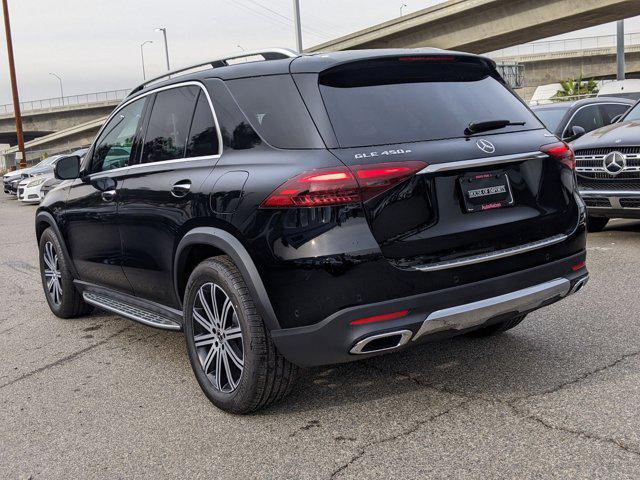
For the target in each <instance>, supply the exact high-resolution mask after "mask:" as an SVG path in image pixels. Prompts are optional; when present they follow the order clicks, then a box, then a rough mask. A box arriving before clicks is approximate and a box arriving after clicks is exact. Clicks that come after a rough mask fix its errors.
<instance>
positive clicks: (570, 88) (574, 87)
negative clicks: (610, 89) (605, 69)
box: [553, 77, 598, 100]
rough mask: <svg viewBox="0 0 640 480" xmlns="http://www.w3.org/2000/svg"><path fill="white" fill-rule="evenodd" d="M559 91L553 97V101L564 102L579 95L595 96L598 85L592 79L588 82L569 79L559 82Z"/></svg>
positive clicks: (580, 79) (580, 78)
mask: <svg viewBox="0 0 640 480" xmlns="http://www.w3.org/2000/svg"><path fill="white" fill-rule="evenodd" d="M560 86H561V88H560V90H558V92H557V93H556V94H555V95H554V96H553V98H554V100H555V99H557V100H565V99H566V98H567V97H577V96H579V95H595V94H597V93H598V83H597V82H596V81H595V80H594V79H593V78H592V79H590V80H582V77H579V78H577V79H569V80H565V81H564V82H560Z"/></svg>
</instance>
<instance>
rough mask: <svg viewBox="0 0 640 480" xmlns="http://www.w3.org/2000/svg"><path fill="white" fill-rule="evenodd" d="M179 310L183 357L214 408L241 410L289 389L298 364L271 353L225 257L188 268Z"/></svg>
mask: <svg viewBox="0 0 640 480" xmlns="http://www.w3.org/2000/svg"><path fill="white" fill-rule="evenodd" d="M212 292H214V293H213V296H212ZM212 298H215V299H216V302H215V303H214V302H213V301H212V300H211V299H212ZM203 300H204V301H205V302H206V303H207V307H208V311H207V308H205V307H204V306H203V305H204V304H203ZM227 300H228V303H227ZM184 308H185V323H184V333H185V339H186V343H187V352H188V354H189V361H190V362H191V367H192V368H193V372H194V374H195V376H196V379H197V380H198V383H199V384H200V388H202V391H203V392H204V394H205V395H206V396H207V398H209V400H210V401H211V402H212V403H213V404H214V405H215V406H216V407H218V408H220V409H222V410H225V411H227V412H230V413H236V414H246V413H251V412H254V411H256V410H259V409H261V408H264V407H266V406H267V405H270V404H272V403H275V402H278V401H280V400H282V399H283V398H284V397H285V396H286V395H288V394H289V393H290V392H291V389H292V388H293V384H294V382H295V379H296V377H297V373H298V367H297V366H295V365H293V364H292V363H290V362H289V361H287V360H286V359H285V358H284V357H283V356H282V355H280V353H279V352H278V351H277V349H276V347H275V345H274V343H273V341H272V340H271V336H270V335H269V332H268V330H267V328H266V327H265V325H264V322H263V321H262V317H261V316H260V314H259V313H258V311H257V309H256V307H255V304H254V302H253V299H252V298H251V295H250V294H249V291H248V289H247V286H246V284H245V282H244V279H243V278H242V275H241V274H240V272H239V271H238V268H237V267H236V265H235V264H234V263H233V261H232V260H231V259H230V258H229V257H227V256H220V257H214V258H209V259H207V260H204V261H203V262H202V263H200V264H199V265H198V266H197V267H196V268H195V269H194V270H193V272H192V273H191V276H190V277H189V281H188V283H187V288H186V292H185V302H184ZM214 312H215V313H214ZM210 318H213V321H209V319H210ZM219 319H223V320H219ZM238 333H239V338H238ZM232 336H233V337H232ZM197 339H199V341H198V340H197ZM196 342H197V343H198V346H196ZM238 360H240V362H238ZM205 367H206V373H205Z"/></svg>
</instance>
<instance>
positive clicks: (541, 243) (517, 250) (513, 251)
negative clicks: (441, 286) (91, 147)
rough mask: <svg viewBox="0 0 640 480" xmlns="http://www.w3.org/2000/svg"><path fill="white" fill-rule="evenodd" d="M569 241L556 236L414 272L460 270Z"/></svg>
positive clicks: (564, 236)
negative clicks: (459, 268) (460, 268)
mask: <svg viewBox="0 0 640 480" xmlns="http://www.w3.org/2000/svg"><path fill="white" fill-rule="evenodd" d="M566 239H567V236H566V235H562V234H560V235H554V236H553V237H549V238H545V239H544V240H538V241H536V242H531V243H525V244H524V245H518V246H517V247H511V248H505V249H503V250H497V251H495V252H490V253H483V254H482V255H473V256H470V257H463V258H459V259H456V260H451V261H446V262H438V263H431V264H429V265H421V266H418V267H413V269H414V270H419V271H421V272H435V271H438V270H446V269H448V268H458V267H464V266H467V265H473V264H475V263H483V262H490V261H491V260H498V259H500V258H506V257H511V256H513V255H519V254H521V253H526V252H531V251H532V250H538V249H540V248H544V247H548V246H550V245H555V244H556V243H560V242H564V241H565V240H566Z"/></svg>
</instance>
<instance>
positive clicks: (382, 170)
mask: <svg viewBox="0 0 640 480" xmlns="http://www.w3.org/2000/svg"><path fill="white" fill-rule="evenodd" d="M425 166H426V163H424V162H397V163H377V164H373V165H356V166H353V167H351V168H347V167H333V168H323V169H319V170H314V171H311V172H304V173H302V174H300V175H297V176H295V177H293V178H292V179H290V180H288V181H286V182H285V183H284V184H282V185H281V186H280V187H278V188H277V189H276V190H275V191H274V192H273V193H272V194H271V195H269V197H268V198H267V199H266V200H265V201H264V202H262V205H261V206H262V207H263V208H287V207H322V206H327V205H345V204H349V203H356V202H360V201H363V200H368V199H370V198H373V197H375V196H376V195H378V194H380V193H381V192H383V191H385V190H388V189H389V188H391V187H393V186H395V185H397V184H398V183H400V182H402V181H403V180H405V179H407V178H409V177H410V176H412V175H413V174H415V173H416V172H418V171H420V170H422V169H423V168H424V167H425Z"/></svg>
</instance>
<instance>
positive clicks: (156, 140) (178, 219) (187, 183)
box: [118, 82, 220, 307]
mask: <svg viewBox="0 0 640 480" xmlns="http://www.w3.org/2000/svg"><path fill="white" fill-rule="evenodd" d="M149 110H150V113H149V114H148V115H147V118H148V120H147V121H146V122H147V125H146V127H145V130H146V131H145V134H144V140H143V143H142V148H141V154H140V159H139V163H138V164H137V165H135V166H134V167H133V168H132V169H131V172H130V174H129V175H128V177H127V181H126V183H125V186H124V189H123V190H122V192H121V195H119V200H118V202H119V207H118V209H119V210H118V216H119V219H120V225H121V233H122V243H123V249H124V257H123V262H124V263H123V268H124V272H125V274H126V276H127V278H128V279H129V281H130V282H131V285H132V286H133V289H134V292H135V294H136V295H137V296H139V297H142V298H144V299H146V300H151V301H154V302H156V303H160V304H163V305H166V306H170V307H179V300H178V299H176V298H175V295H174V289H173V258H174V252H175V248H176V246H177V242H178V241H179V239H180V237H181V233H182V232H184V230H185V229H186V228H188V227H189V225H192V224H193V223H192V222H193V220H194V218H196V217H197V216H199V215H200V216H202V215H203V213H202V212H205V213H204V214H205V215H206V212H207V210H208V209H207V205H208V203H209V196H208V193H207V192H202V191H201V190H200V187H201V185H202V184H203V183H204V181H205V179H206V178H207V176H208V175H209V174H210V172H211V171H212V169H213V168H214V166H215V164H216V162H217V160H218V158H219V148H220V138H219V134H218V129H217V126H216V121H215V116H214V114H213V110H212V105H211V101H210V99H209V96H208V93H207V92H206V91H205V89H204V87H203V86H202V85H201V84H199V83H197V82H188V83H186V84H178V85H174V86H171V87H165V88H163V89H159V90H158V91H157V93H156V94H154V95H153V98H152V100H150V104H149ZM119 193H120V192H119Z"/></svg>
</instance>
